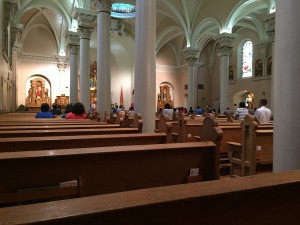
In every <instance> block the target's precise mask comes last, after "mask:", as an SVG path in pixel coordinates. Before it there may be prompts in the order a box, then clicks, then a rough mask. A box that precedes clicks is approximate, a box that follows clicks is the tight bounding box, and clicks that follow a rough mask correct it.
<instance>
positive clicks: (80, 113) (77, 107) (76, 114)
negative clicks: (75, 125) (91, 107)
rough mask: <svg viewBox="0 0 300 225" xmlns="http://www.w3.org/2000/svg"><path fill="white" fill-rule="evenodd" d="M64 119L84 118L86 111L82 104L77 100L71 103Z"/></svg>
mask: <svg viewBox="0 0 300 225" xmlns="http://www.w3.org/2000/svg"><path fill="white" fill-rule="evenodd" d="M65 118H66V119H86V118H87V116H86V113H85V108H84V105H83V104H82V103H80V102H77V103H75V104H74V105H73V110H72V112H69V113H68V114H67V115H66V117H65Z"/></svg>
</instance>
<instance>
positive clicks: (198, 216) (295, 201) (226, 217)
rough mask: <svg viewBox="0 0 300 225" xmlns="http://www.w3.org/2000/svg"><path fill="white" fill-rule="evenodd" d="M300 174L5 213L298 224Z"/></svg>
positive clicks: (82, 223) (45, 222)
mask: <svg viewBox="0 0 300 225" xmlns="http://www.w3.org/2000/svg"><path fill="white" fill-rule="evenodd" d="M299 188H300V171H289V172H283V173H274V174H264V175H256V176H251V177H242V178H237V179H224V180H217V181H209V182H200V183H194V184H181V185H173V186H166V187H158V188H149V189H143V190H135V191H129V192H121V193H113V194H106V195H98V196H91V197H86V198H77V199H70V200H63V201H56V202H48V203H42V204H33V205H24V206H17V207H7V208H1V209H0V218H1V221H2V222H0V224H3V225H4V224H10V225H25V224H26V225H28V224H35V225H52V224H55V225H86V224H89V225H98V224H105V225H123V224H143V225H157V224H164V225H183V224H187V225H199V224H222V225H233V224H243V225H253V224H273V225H282V224H289V225H298V224H299V221H300V215H299V201H300V195H299Z"/></svg>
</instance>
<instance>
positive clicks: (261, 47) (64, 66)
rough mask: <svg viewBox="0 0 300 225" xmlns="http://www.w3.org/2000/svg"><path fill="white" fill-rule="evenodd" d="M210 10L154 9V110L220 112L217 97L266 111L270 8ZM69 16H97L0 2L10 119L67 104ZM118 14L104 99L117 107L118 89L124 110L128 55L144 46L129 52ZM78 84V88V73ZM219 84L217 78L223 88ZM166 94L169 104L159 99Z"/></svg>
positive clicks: (167, 5) (129, 28) (59, 4)
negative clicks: (23, 111)
mask: <svg viewBox="0 0 300 225" xmlns="http://www.w3.org/2000/svg"><path fill="white" fill-rule="evenodd" d="M119 3H122V4H124V5H125V4H127V5H129V6H133V7H134V5H135V1H130V0H126V1H116V2H115V4H116V5H117V4H119ZM216 4H219V2H218V1H217V0H215V1H198V0H191V1H177V0H176V1H175V0H173V1H158V2H157V5H156V8H157V10H156V47H155V48H156V49H155V52H156V74H153V76H156V77H155V78H156V83H155V86H153V87H151V89H152V91H153V92H155V96H156V101H155V103H154V104H155V107H154V108H153V110H155V109H157V108H160V107H163V106H164V104H165V103H167V102H169V103H171V105H172V106H174V107H179V106H183V107H186V108H188V107H190V106H193V107H196V106H200V107H201V108H204V107H205V106H206V105H210V106H211V107H212V108H214V109H216V110H219V111H223V110H224V109H221V108H220V107H221V106H220V101H221V95H220V92H223V91H224V90H225V92H227V93H225V95H226V96H228V100H226V103H224V104H226V106H229V107H230V108H232V109H233V110H235V109H236V108H237V106H238V103H239V102H240V101H245V100H246V98H247V96H248V95H249V94H250V95H251V96H252V98H253V104H252V105H251V107H253V108H255V107H258V102H259V99H261V98H265V99H267V100H268V102H269V104H268V105H269V107H271V106H272V99H271V97H272V94H271V77H272V41H273V40H272V31H273V30H274V27H272V20H273V19H274V15H273V14H272V13H274V12H275V1H273V0H270V1H251V4H249V3H248V1H246V2H245V1H230V3H227V2H226V3H222V7H217V8H216V7H214V6H215V5H216ZM75 8H87V9H89V10H91V11H94V12H96V7H95V6H94V5H93V4H90V1H80V0H72V1H70V0H62V1H47V2H45V1H22V0H21V1H2V5H1V9H2V11H3V13H2V15H3V16H2V23H1V28H2V29H1V43H3V44H2V46H1V47H2V48H1V50H2V52H3V54H1V56H0V57H1V58H0V59H1V69H0V75H1V89H2V91H1V92H0V108H1V110H2V111H15V110H16V109H17V108H18V106H19V105H21V104H23V105H26V106H28V107H34V106H35V107H39V106H40V104H41V102H49V103H50V104H52V103H53V102H54V101H55V99H60V98H61V97H62V96H70V49H69V48H68V37H67V32H68V31H75V32H76V31H77V29H78V22H77V21H76V19H75V18H74V16H73V14H72V12H73V11H74V9H75ZM112 10H113V8H112ZM116 10H120V9H118V8H116ZM127 11H128V9H127ZM129 12H130V11H129ZM123 14H125V15H122V13H113V12H112V14H111V27H110V41H111V47H110V56H109V57H110V59H111V67H110V68H111V92H110V96H107V98H108V99H109V101H110V103H111V104H115V103H116V104H120V94H121V89H122V92H123V97H124V106H125V108H129V106H130V104H131V103H132V102H134V95H133V93H134V75H135V71H134V66H135V51H134V49H135V48H143V46H136V45H135V41H134V40H135V17H134V15H130V16H128V15H126V13H123ZM127 14H130V13H127ZM131 14H132V13H131ZM91 25H92V26H93V31H92V33H91V36H90V48H89V51H90V54H89V62H88V63H89V65H88V66H90V102H91V103H93V102H96V101H97V99H96V97H95V89H97V86H95V85H94V84H96V83H97V80H96V79H97V77H96V76H95V69H97V67H95V68H94V65H95V63H96V64H97V25H96V21H95V22H93V23H92V24H91ZM224 32H227V33H229V34H230V35H229V36H230V37H229V36H228V37H227V38H226V40H224V37H223V38H222V37H221V36H220V34H221V33H224ZM224 41H226V42H227V43H226V44H225V45H226V49H223V50H224V52H223V53H224V54H225V55H226V56H225V57H228V58H227V59H226V60H228V63H226V66H225V65H224V66H223V65H221V64H220V62H221V58H222V57H223V55H222V54H223V53H222V52H221V50H220V49H219V46H220V45H223V44H224ZM227 45H228V46H227ZM193 48H195V49H196V55H195V57H196V58H195V62H193V68H194V76H195V77H194V79H193V82H191V81H189V72H188V65H189V62H188V57H187V54H188V51H189V49H193ZM225 51H228V53H226V52H225ZM246 54H248V55H247V56H246ZM79 66H80V63H79V61H78V67H79ZM221 74H222V75H221ZM78 76H79V80H80V74H79V72H78ZM220 76H224V80H223V78H221V77H220ZM35 82H37V84H41V86H40V88H41V95H42V96H38V95H37V90H38V89H37V88H36V87H34V83H35ZM79 82H80V81H79ZM189 82H190V83H189ZM222 82H226V84H222ZM192 85H193V86H194V88H193V89H195V90H194V91H193V93H192V94H193V95H194V96H193V98H194V99H193V101H194V102H193V104H192V105H190V104H189V102H188V94H189V93H188V86H192ZM221 86H224V90H223V88H221ZM165 90H166V91H167V92H168V96H167V97H168V98H166V93H165V92H163V91H165ZM34 92H36V93H34ZM78 92H80V85H79V86H78ZM164 93H165V94H164ZM222 95H223V94H222ZM164 96H165V97H164ZM161 97H163V98H161ZM223 98H224V97H223ZM66 101H68V99H66ZM221 102H222V101H221ZM221 104H222V103H221ZM271 108H272V107H271Z"/></svg>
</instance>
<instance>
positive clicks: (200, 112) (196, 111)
mask: <svg viewBox="0 0 300 225" xmlns="http://www.w3.org/2000/svg"><path fill="white" fill-rule="evenodd" d="M202 113H203V110H202V109H200V107H199V106H197V108H196V109H195V114H196V115H202Z"/></svg>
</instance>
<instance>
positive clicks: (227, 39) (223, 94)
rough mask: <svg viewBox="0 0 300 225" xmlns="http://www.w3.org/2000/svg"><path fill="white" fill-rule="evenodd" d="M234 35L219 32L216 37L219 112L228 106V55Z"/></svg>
mask: <svg viewBox="0 0 300 225" xmlns="http://www.w3.org/2000/svg"><path fill="white" fill-rule="evenodd" d="M235 37H236V35H233V34H221V35H219V36H218V37H216V39H215V40H216V41H217V42H218V44H219V47H218V49H217V54H218V56H219V57H220V113H223V112H224V111H225V109H226V107H228V106H229V96H228V95H229V91H228V90H229V84H228V68H229V56H230V53H231V52H232V41H233V40H234V38H235Z"/></svg>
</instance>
